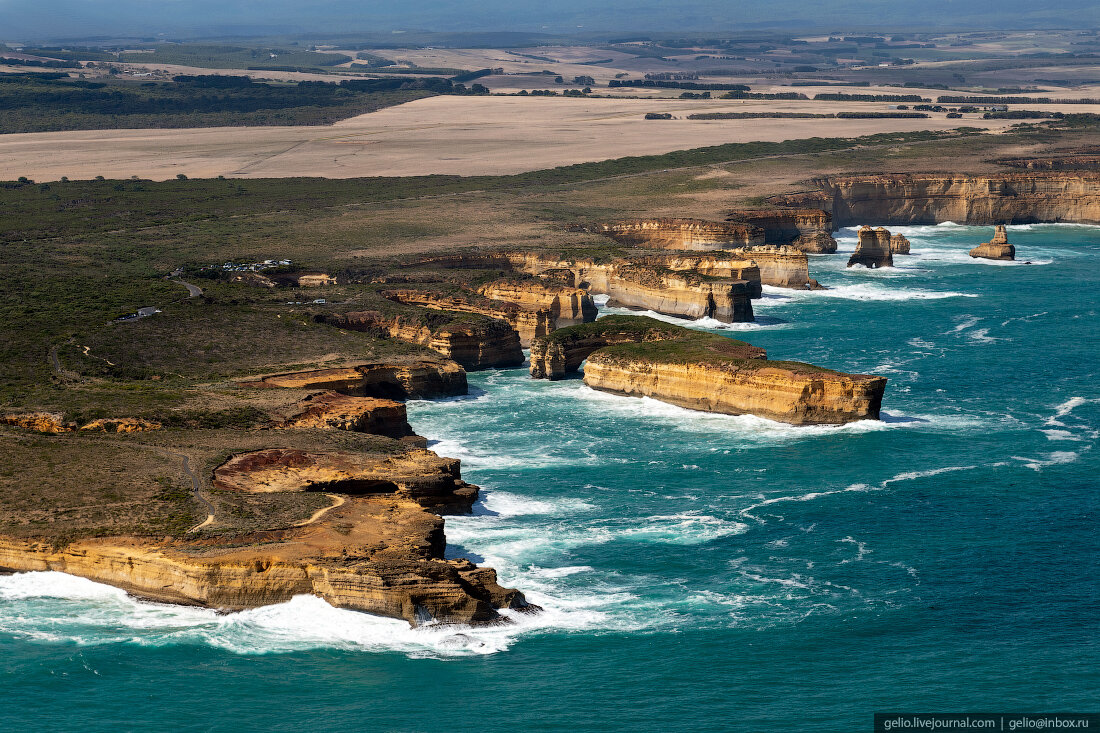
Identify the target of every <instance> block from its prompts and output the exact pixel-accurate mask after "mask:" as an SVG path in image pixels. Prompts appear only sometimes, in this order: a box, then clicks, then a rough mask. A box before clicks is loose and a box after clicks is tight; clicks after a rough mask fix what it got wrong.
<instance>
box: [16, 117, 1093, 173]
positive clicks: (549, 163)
mask: <svg viewBox="0 0 1100 733" xmlns="http://www.w3.org/2000/svg"><path fill="white" fill-rule="evenodd" d="M886 109H887V105H886V104H879V103H874V104H848V103H817V104H815V103H813V102H805V101H801V102H795V101H792V102H772V101H733V100H730V101H719V100H706V101H692V100H671V99H670V100H634V99H583V98H581V99H568V98H560V97H559V98H553V97H551V98H546V97H533V98H532V97H458V96H441V97H432V98H428V99H422V100H418V101H416V102H411V103H409V104H404V105H400V106H397V107H390V108H387V109H384V110H380V111H378V112H374V113H371V114H367V115H361V116H358V117H354V118H351V119H348V120H344V121H342V122H339V123H337V124H335V125H332V126H329V127H230V128H225V127H221V128H201V129H182V130H105V131H78V132H51V133H27V134H15V135H0V179H3V180H11V179H14V178H17V177H19V176H27V177H29V178H31V179H34V180H37V181H50V180H57V179H58V178H60V177H61V176H68V177H69V178H74V179H77V178H84V179H87V178H94V177H95V176H97V175H102V176H105V177H107V178H128V177H130V176H139V177H141V178H150V179H155V180H162V179H167V178H172V177H175V176H176V175H177V174H184V175H186V176H189V177H213V176H219V175H224V176H227V177H245V178H267V177H287V176H324V177H329V178H352V177H358V176H374V175H380V176H407V175H422V174H432V173H443V174H458V175H479V174H507V173H519V172H523V171H530V170H538V169H542V168H553V167H555V166H561V165H570V164H573V163H582V162H588V161H598V160H606V159H608V158H618V157H622V156H627V155H646V154H656V153H666V152H670V151H673V150H683V149H686V148H695V147H702V146H707V145H718V144H722V143H734V142H752V141H758V140H760V141H780V140H789V139H801V138H808V137H855V136H860V135H866V134H870V133H877V132H891V131H913V130H942V129H951V128H954V127H958V126H961V125H967V126H973V127H982V128H986V129H991V130H1001V129H1004V128H1006V127H1008V126H1010V125H1011V124H1013V121H1009V120H981V119H980V118H978V117H976V116H974V115H968V116H967V117H966V118H965V119H963V120H948V119H945V118H944V117H943V115H934V116H933V117H932V118H929V119H878V120H843V119H752V120H720V121H694V120H687V119H675V120H644V119H643V116H644V115H645V113H647V112H669V113H672V114H673V115H675V116H676V117H681V118H682V117H686V115H688V114H691V113H694V112H750V111H787V112H806V111H813V112H840V111H845V110H876V111H885V110H886ZM1051 109H1055V107H1051ZM1062 109H1063V111H1071V112H1086V111H1093V112H1096V111H1100V107H1094V106H1092V105H1073V106H1071V107H1066V108H1062Z"/></svg>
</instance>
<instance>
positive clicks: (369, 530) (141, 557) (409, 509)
mask: <svg viewBox="0 0 1100 733" xmlns="http://www.w3.org/2000/svg"><path fill="white" fill-rule="evenodd" d="M394 445H395V446H397V445H398V444H394ZM214 483H215V484H216V485H217V486H219V487H220V488H221V490H222V491H223V492H227V493H228V494H230V495H231V494H234V493H238V492H244V493H253V492H267V493H269V494H270V493H271V492H300V491H325V492H327V494H328V497H329V499H330V500H331V501H332V504H331V506H329V507H327V508H323V509H321V510H319V511H317V512H315V513H314V515H313V516H312V517H310V518H309V519H306V520H304V521H301V522H298V523H296V524H292V525H289V526H281V527H280V526H275V527H270V528H266V529H258V530H255V531H245V532H230V533H225V532H222V533H213V534H209V535H189V536H188V537H187V538H186V539H179V538H176V539H173V538H170V537H169V538H163V539H152V538H142V537H103V538H97V539H87V540H80V541H77V542H73V543H70V544H68V545H65V546H63V547H60V548H59V547H58V546H56V545H55V543H54V542H53V541H49V540H34V539H15V538H8V537H0V571H42V570H55V571H60V572H65V573H70V574H73V575H78V576H81V577H85V578H89V579H91V580H94V581H97V582H101V583H108V584H110V585H114V586H117V587H119V588H122V589H124V590H126V591H128V592H130V593H133V594H134V595H137V596H139V597H142V598H148V599H151V600H155V601H162V602H168V603H184V604H194V605H202V606H208V607H211V608H215V609H219V610H222V611H236V610H241V609H246V608H254V607H257V606H262V605H268V604H272V603H280V602H284V601H287V600H289V599H290V598H292V597H293V596H295V595H300V594H313V595H317V596H320V597H321V598H323V599H325V600H326V601H328V602H329V603H331V604H333V605H334V606H337V607H340V608H348V609H352V610H357V611H364V612H367V613H373V614H378V615H382V616H390V617H393V618H400V619H405V620H406V621H408V622H409V623H410V624H413V625H416V624H420V623H423V622H425V621H428V620H438V621H442V622H448V623H469V624H479V623H497V622H501V621H502V620H503V619H502V617H501V616H500V614H499V613H498V612H497V609H499V608H516V609H526V610H537V607H534V606H530V605H528V604H527V603H526V601H525V599H524V597H523V594H522V593H520V592H519V591H516V590H512V589H508V588H503V587H501V586H500V585H499V584H498V583H497V581H496V573H495V572H494V571H493V570H492V569H490V568H480V567H478V566H476V565H474V564H473V563H472V562H470V561H469V560H464V559H457V560H447V559H444V549H445V547H446V538H445V536H444V532H443V529H444V525H443V520H442V519H441V518H440V517H439V516H438V515H437V514H435V513H433V512H432V511H430V510H435V511H468V509H469V506H470V503H471V502H472V501H473V499H474V498H475V497H476V495H477V488H476V487H473V486H470V485H469V484H466V483H465V482H463V481H462V480H461V479H460V478H459V472H458V462H457V461H455V460H453V459H445V458H440V457H439V456H436V455H435V454H434V453H431V452H430V451H423V450H412V451H407V450H406V451H405V452H401V450H397V451H394V452H389V453H374V454H371V453H364V452H361V451H357V452H316V451H301V450H292V449H269V450H261V451H251V452H248V453H244V454H239V455H235V456H232V457H231V458H230V459H229V460H228V461H226V462H225V463H223V464H222V465H221V466H219V467H218V468H217V469H216V470H215V472H214Z"/></svg>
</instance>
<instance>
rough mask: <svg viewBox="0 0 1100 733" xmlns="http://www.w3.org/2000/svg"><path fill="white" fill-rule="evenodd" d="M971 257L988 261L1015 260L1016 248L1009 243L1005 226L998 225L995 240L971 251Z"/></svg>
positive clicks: (994, 235)
mask: <svg viewBox="0 0 1100 733" xmlns="http://www.w3.org/2000/svg"><path fill="white" fill-rule="evenodd" d="M970 256H971V257H980V258H982V259H986V260H1014V259H1016V248H1015V247H1013V246H1012V245H1011V244H1009V243H1008V232H1007V231H1005V226H1004V224H998V225H997V229H996V231H995V232H994V234H993V239H992V240H991V241H989V242H985V243H984V244H979V245H978V246H977V247H975V248H974V249H972V250H970Z"/></svg>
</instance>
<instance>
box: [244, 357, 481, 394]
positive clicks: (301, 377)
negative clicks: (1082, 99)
mask: <svg viewBox="0 0 1100 733" xmlns="http://www.w3.org/2000/svg"><path fill="white" fill-rule="evenodd" d="M244 385H245V386H250V387H282V388H285V389H326V390H332V391H334V392H339V393H340V394H345V395H352V396H355V397H386V398H393V399H405V398H409V397H419V398H431V397H451V396H454V395H463V394H466V392H467V391H468V386H467V384H466V372H465V371H464V370H463V369H462V367H461V366H459V365H458V364H456V363H454V362H453V361H448V360H445V359H439V360H426V359H422V360H416V361H410V362H408V363H386V362H367V363H363V364H356V365H353V366H348V367H339V368H336V369H311V370H308V371H302V372H287V373H285V374H273V375H271V376H267V377H263V378H262V379H260V380H258V381H254V382H245V383H244Z"/></svg>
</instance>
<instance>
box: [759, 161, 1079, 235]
mask: <svg viewBox="0 0 1100 733" xmlns="http://www.w3.org/2000/svg"><path fill="white" fill-rule="evenodd" d="M815 184H816V186H817V190H815V191H812V192H808V193H802V194H790V195H784V196H775V197H772V198H771V199H769V201H770V202H772V203H775V204H779V205H787V206H820V207H822V208H824V209H826V210H827V211H830V212H831V213H832V215H833V221H834V224H835V225H836V226H851V225H853V224H858V223H860V222H865V221H875V222H882V223H883V224H886V225H890V224H937V223H940V222H945V221H953V222H956V223H958V224H985V225H993V224H997V223H1000V222H1004V223H1008V224H1027V223H1035V222H1076V223H1081V224H1097V223H1100V172H1096V171H1076V172H1073V173H1070V172H1046V171H1033V172H1013V173H995V174H990V175H975V176H967V175H950V174H933V173H920V174H917V173H896V174H883V175H872V176H837V177H829V178H820V179H817V180H816V181H815Z"/></svg>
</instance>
